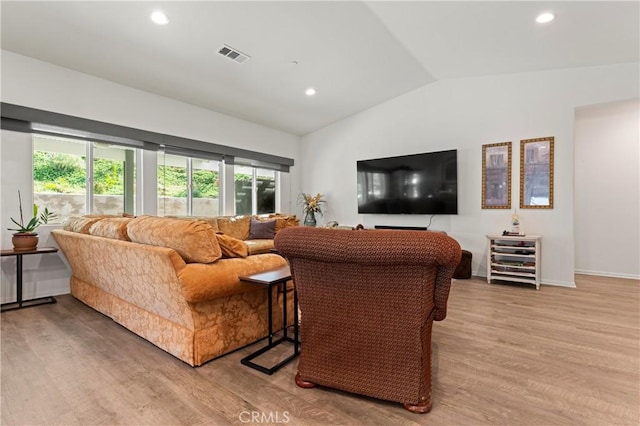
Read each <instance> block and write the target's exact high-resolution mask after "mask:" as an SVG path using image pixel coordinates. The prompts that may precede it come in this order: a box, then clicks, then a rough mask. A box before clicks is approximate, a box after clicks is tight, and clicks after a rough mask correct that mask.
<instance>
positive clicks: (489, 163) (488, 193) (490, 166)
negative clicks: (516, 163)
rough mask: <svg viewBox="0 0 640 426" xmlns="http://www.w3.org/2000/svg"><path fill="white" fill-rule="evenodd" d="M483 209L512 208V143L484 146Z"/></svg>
mask: <svg viewBox="0 0 640 426" xmlns="http://www.w3.org/2000/svg"><path fill="white" fill-rule="evenodd" d="M482 208H483V209H510V208H511V142H501V143H494V144H489V145H482Z"/></svg>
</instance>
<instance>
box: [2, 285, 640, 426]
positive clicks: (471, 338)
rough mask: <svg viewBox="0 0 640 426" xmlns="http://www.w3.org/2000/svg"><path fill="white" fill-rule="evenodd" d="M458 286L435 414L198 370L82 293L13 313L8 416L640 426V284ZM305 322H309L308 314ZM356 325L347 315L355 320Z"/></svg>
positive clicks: (445, 332)
mask: <svg viewBox="0 0 640 426" xmlns="http://www.w3.org/2000/svg"><path fill="white" fill-rule="evenodd" d="M576 283H577V287H578V288H576V289H569V288H561V287H552V286H545V285H543V286H542V287H541V289H540V290H539V291H536V290H535V289H534V288H533V287H532V286H518V285H496V284H494V285H489V284H487V283H486V282H484V281H482V280H480V279H471V280H458V281H454V283H453V285H452V291H451V296H450V299H449V313H448V317H447V319H446V320H444V321H442V322H438V323H435V324H434V329H433V378H434V379H433V410H432V411H431V412H430V413H429V414H425V415H418V414H412V413H410V412H408V411H406V410H404V409H402V408H401V407H400V406H399V405H398V404H393V403H388V402H383V401H378V400H373V399H368V398H363V397H359V396H355V395H350V394H346V393H343V392H338V391H334V390H329V389H322V388H315V389H301V388H298V387H297V386H296V385H295V384H294V381H293V377H294V374H295V371H296V363H297V361H294V362H292V363H291V364H289V365H287V366H286V367H284V368H283V369H282V370H280V371H278V372H277V373H275V374H274V375H273V376H267V375H265V374H262V373H260V372H258V371H255V370H252V369H250V368H247V367H245V366H243V365H241V364H240V359H241V358H242V357H243V356H245V355H246V354H248V353H249V352H252V351H253V350H255V349H256V348H258V347H259V346H260V345H262V343H258V344H257V345H255V346H251V347H249V348H245V349H243V350H241V351H238V352H235V353H232V354H230V355H227V356H225V357H222V358H220V359H217V360H214V361H211V362H209V363H208V364H205V365H204V366H202V367H199V368H191V367H189V366H188V365H186V364H184V363H182V362H181V361H178V360H177V359H175V358H173V357H172V356H170V355H168V354H166V353H165V352H163V351H162V350H160V349H157V348H156V347H155V346H153V345H151V344H150V343H148V342H146V341H145V340H143V339H141V338H139V337H137V336H136V335H134V334H132V333H130V332H129V331H127V330H126V329H124V328H122V327H120V326H119V325H117V324H116V323H115V322H113V321H111V320H110V319H108V318H106V317H104V316H102V315H101V314H99V313H97V312H95V311H93V310H92V309H90V308H88V307H86V306H85V305H83V304H82V303H80V302H78V301H76V300H75V299H73V298H72V297H71V296H62V297H59V303H57V304H55V305H47V306H39V307H33V308H29V309H25V310H22V311H12V312H6V313H3V314H2V315H1V322H2V348H1V350H2V363H1V380H2V385H1V419H0V420H1V422H2V424H3V425H45V424H46V425H49V424H60V425H226V424H236V425H241V424H256V423H261V424H265V423H269V421H270V423H271V424H286V423H288V424H291V425H316V424H317V425H324V424H332V425H333V424H343V425H360V424H363V425H365V424H366V425H411V424H422V425H497V424H500V425H614V424H628V425H638V424H639V423H640V418H639V412H640V407H639V405H640V332H639V329H640V283H639V282H638V281H637V280H622V279H612V278H596V277H588V276H577V277H576ZM303 321H304V318H303ZM346 326H348V325H346Z"/></svg>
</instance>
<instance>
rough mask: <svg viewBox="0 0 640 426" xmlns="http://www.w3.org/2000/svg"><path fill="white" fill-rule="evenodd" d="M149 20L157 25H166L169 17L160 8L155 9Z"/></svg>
mask: <svg viewBox="0 0 640 426" xmlns="http://www.w3.org/2000/svg"><path fill="white" fill-rule="evenodd" d="M151 20H152V21H153V22H154V23H156V24H158V25H167V24H168V23H169V17H168V16H167V15H165V13H164V12H162V11H160V10H156V11H155V12H153V13H152V14H151Z"/></svg>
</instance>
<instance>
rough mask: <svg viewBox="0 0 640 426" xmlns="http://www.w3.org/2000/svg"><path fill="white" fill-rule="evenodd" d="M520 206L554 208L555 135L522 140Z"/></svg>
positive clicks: (526, 207) (525, 207)
mask: <svg viewBox="0 0 640 426" xmlns="http://www.w3.org/2000/svg"><path fill="white" fill-rule="evenodd" d="M520 208H521V209H552V208H553V136H549V137H546V138H537V139H524V140H521V141H520Z"/></svg>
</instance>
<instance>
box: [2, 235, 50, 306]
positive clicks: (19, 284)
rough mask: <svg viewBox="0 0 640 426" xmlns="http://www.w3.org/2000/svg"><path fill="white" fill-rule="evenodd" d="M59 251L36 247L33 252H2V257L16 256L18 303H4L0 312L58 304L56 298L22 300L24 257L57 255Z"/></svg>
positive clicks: (8, 250) (12, 250)
mask: <svg viewBox="0 0 640 426" xmlns="http://www.w3.org/2000/svg"><path fill="white" fill-rule="evenodd" d="M57 251H58V249H57V248H55V247H36V248H35V249H32V250H14V249H7V250H1V251H0V256H2V257H5V256H15V257H16V299H17V300H16V301H15V302H10V303H3V304H2V305H1V309H0V312H6V311H13V310H16V309H23V308H30V307H31V306H38V305H48V304H51V303H56V298H55V297H53V296H47V297H38V298H36V299H29V300H22V256H25V255H28V254H44V253H56V252H57Z"/></svg>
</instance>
